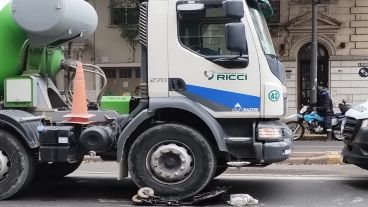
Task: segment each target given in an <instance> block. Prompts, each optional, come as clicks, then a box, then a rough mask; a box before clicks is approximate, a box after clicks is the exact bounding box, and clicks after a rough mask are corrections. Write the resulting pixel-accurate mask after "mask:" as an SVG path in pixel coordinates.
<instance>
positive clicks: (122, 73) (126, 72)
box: [119, 68, 132, 78]
mask: <svg viewBox="0 0 368 207" xmlns="http://www.w3.org/2000/svg"><path fill="white" fill-rule="evenodd" d="M119 78H132V69H131V68H125V69H120V70H119Z"/></svg>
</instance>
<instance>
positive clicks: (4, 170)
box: [0, 148, 11, 183]
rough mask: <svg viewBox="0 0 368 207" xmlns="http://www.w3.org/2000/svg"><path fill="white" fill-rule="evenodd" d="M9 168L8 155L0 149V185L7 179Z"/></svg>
mask: <svg viewBox="0 0 368 207" xmlns="http://www.w3.org/2000/svg"><path fill="white" fill-rule="evenodd" d="M10 166H11V163H10V159H9V156H8V154H6V152H5V151H4V150H2V149H1V148H0V183H1V182H3V181H4V180H5V179H6V178H7V177H8V175H9V171H10Z"/></svg>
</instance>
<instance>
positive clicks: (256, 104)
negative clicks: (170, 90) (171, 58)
mask: <svg viewBox="0 0 368 207" xmlns="http://www.w3.org/2000/svg"><path fill="white" fill-rule="evenodd" d="M186 91H187V92H188V93H191V94H193V95H196V96H200V97H201V98H203V99H206V100H208V101H211V102H215V103H217V104H221V105H223V106H226V107H228V108H230V109H232V108H234V107H235V105H237V104H240V105H241V107H242V108H255V109H259V108H260V104H261V98H260V97H258V96H252V95H247V94H242V93H234V92H230V91H223V90H218V89H213V88H206V87H201V86H194V85H187V88H186Z"/></svg>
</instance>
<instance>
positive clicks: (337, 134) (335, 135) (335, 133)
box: [332, 127, 344, 141]
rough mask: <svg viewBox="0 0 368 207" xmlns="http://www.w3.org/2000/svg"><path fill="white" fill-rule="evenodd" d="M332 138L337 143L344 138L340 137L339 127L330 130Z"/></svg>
mask: <svg viewBox="0 0 368 207" xmlns="http://www.w3.org/2000/svg"><path fill="white" fill-rule="evenodd" d="M332 136H333V138H334V139H335V140H337V141H344V136H343V135H342V132H341V129H340V127H336V128H333V129H332Z"/></svg>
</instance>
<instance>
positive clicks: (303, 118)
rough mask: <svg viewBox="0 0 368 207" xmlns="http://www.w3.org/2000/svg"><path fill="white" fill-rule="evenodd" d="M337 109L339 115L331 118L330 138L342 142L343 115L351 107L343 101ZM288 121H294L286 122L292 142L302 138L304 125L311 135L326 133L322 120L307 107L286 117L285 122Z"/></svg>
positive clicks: (344, 118) (315, 112) (344, 120)
mask: <svg viewBox="0 0 368 207" xmlns="http://www.w3.org/2000/svg"><path fill="white" fill-rule="evenodd" d="M339 108H340V111H341V113H338V114H335V115H334V117H333V118H332V136H333V138H334V139H336V140H339V141H342V140H344V137H343V135H342V132H343V130H344V129H343V126H344V125H345V122H346V117H345V113H346V112H347V111H348V110H349V109H350V108H351V105H349V104H346V101H345V100H344V99H343V100H342V103H340V104H339ZM289 119H293V120H296V121H289V122H286V124H287V125H288V126H289V128H290V129H291V131H292V133H293V138H294V140H298V139H300V138H301V137H303V136H304V132H305V125H306V126H307V127H306V129H307V130H309V132H310V133H311V134H325V133H326V129H325V123H324V118H323V117H321V116H320V115H318V113H317V111H315V110H313V108H311V107H309V106H303V107H302V109H300V112H299V113H298V114H294V115H291V116H289V117H286V120H289Z"/></svg>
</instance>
